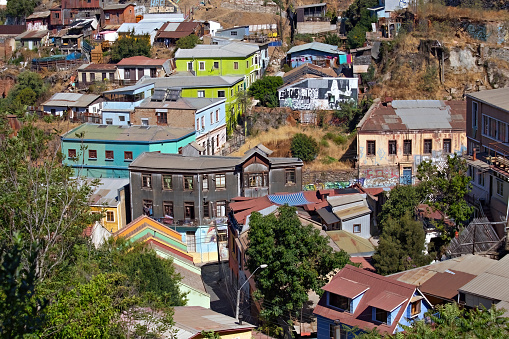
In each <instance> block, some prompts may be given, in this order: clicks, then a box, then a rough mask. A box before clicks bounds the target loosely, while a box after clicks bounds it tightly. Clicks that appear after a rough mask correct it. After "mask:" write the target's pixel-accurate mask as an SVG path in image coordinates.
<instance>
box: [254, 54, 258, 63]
mask: <svg viewBox="0 0 509 339" xmlns="http://www.w3.org/2000/svg"><path fill="white" fill-rule="evenodd" d="M254 63H255V65H258V57H257V56H255V61H254Z"/></svg>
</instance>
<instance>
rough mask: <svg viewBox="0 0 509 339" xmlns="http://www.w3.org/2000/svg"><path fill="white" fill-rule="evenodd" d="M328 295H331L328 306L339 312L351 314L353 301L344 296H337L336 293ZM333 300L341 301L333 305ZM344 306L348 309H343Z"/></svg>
mask: <svg viewBox="0 0 509 339" xmlns="http://www.w3.org/2000/svg"><path fill="white" fill-rule="evenodd" d="M327 293H329V295H328V297H327V305H328V306H330V307H333V308H335V309H338V310H342V311H345V312H347V313H350V307H351V304H352V299H350V298H348V297H345V296H344V295H340V294H336V293H332V292H327ZM333 298H334V299H336V298H337V299H338V301H340V302H339V303H338V304H335V303H332V301H333ZM342 302H346V304H343V303H342ZM342 306H346V307H345V308H343V307H342Z"/></svg>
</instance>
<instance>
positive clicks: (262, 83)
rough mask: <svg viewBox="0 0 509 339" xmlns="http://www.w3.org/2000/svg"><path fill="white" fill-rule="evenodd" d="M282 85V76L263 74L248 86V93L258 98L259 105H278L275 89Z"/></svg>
mask: <svg viewBox="0 0 509 339" xmlns="http://www.w3.org/2000/svg"><path fill="white" fill-rule="evenodd" d="M282 85H283V78H281V77H275V76H265V77H263V78H261V79H258V80H256V81H255V82H253V83H252V84H251V86H250V87H249V91H248V93H249V95H251V96H253V97H254V98H255V99H256V100H260V105H262V106H265V107H278V106H279V102H278V97H277V89H278V87H280V86H282Z"/></svg>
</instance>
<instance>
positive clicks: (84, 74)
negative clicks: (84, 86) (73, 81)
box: [81, 72, 87, 83]
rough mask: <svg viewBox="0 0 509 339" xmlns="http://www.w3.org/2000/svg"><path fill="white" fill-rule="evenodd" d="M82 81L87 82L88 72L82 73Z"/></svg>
mask: <svg viewBox="0 0 509 339" xmlns="http://www.w3.org/2000/svg"><path fill="white" fill-rule="evenodd" d="M81 82H83V83H86V82H87V73H85V72H83V73H81Z"/></svg>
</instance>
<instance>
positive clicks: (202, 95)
mask: <svg viewBox="0 0 509 339" xmlns="http://www.w3.org/2000/svg"><path fill="white" fill-rule="evenodd" d="M198 98H205V91H204V90H199V91H198Z"/></svg>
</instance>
